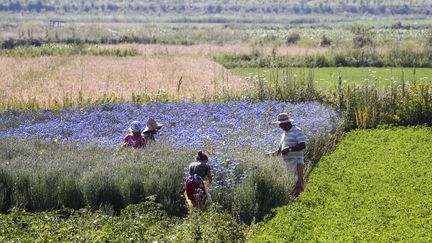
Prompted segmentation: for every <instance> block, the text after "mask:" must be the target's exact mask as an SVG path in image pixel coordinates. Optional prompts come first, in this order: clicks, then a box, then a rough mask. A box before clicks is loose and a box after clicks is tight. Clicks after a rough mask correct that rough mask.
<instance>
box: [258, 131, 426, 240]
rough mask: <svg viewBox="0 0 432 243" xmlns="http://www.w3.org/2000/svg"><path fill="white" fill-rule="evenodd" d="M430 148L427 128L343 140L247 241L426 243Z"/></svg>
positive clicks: (349, 136)
mask: <svg viewBox="0 0 432 243" xmlns="http://www.w3.org/2000/svg"><path fill="white" fill-rule="evenodd" d="M431 144H432V130H431V129H430V128H421V127H410V128H391V129H378V130H357V131H353V132H351V133H349V134H347V135H346V137H345V138H344V139H343V140H342V142H341V143H339V144H338V146H337V149H336V151H335V152H333V153H332V154H329V155H327V156H325V157H323V159H321V160H320V162H319V163H318V165H317V166H316V167H315V169H314V172H313V173H312V174H311V176H310V178H309V180H308V183H307V186H306V191H305V192H304V193H303V194H302V195H301V196H300V197H299V198H298V199H297V200H296V201H295V202H294V203H293V204H291V205H287V206H284V207H282V208H279V209H278V210H277V213H276V216H275V217H274V218H272V219H271V220H269V221H268V222H266V223H262V224H261V225H259V227H258V228H257V232H256V234H255V236H254V237H253V238H252V242H263V241H268V242H306V241H308V242H394V241H400V242H429V241H430V240H431V232H432V197H431V195H432V189H431V187H430V185H431V183H432V168H431V166H430V162H431V157H432V147H431V146H430V145H431Z"/></svg>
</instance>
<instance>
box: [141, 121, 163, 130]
mask: <svg viewBox="0 0 432 243" xmlns="http://www.w3.org/2000/svg"><path fill="white" fill-rule="evenodd" d="M163 125H164V124H161V123H157V122H156V121H155V119H153V118H149V119H148V120H147V123H146V127H145V128H144V131H143V132H149V131H158V130H159V129H161V128H162V127H163Z"/></svg>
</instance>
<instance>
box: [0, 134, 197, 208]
mask: <svg viewBox="0 0 432 243" xmlns="http://www.w3.org/2000/svg"><path fill="white" fill-rule="evenodd" d="M189 157H191V158H192V157H193V152H192V151H191V150H188V149H174V148H172V147H170V146H169V145H166V144H158V146H149V147H147V148H146V149H144V150H141V151H136V150H129V149H121V148H101V147H98V146H96V145H89V146H84V147H77V146H76V145H74V144H58V143H53V142H50V141H46V140H30V141H26V140H21V139H18V140H16V139H4V140H2V141H1V142H0V173H1V175H2V179H1V185H2V187H1V188H2V190H1V191H0V194H1V196H0V197H1V198H3V199H4V200H2V204H1V209H2V211H3V212H5V211H6V210H7V209H8V207H18V208H23V209H26V210H30V211H40V210H51V209H57V208H62V207H70V208H81V207H84V206H90V207H92V208H93V209H97V208H100V207H110V208H111V209H112V210H114V212H117V213H118V212H119V211H120V209H121V208H123V207H124V206H125V205H128V204H131V203H139V202H141V201H143V200H144V199H145V198H146V197H148V196H151V195H155V196H156V198H157V200H158V201H160V202H161V203H162V204H163V205H164V208H165V209H167V211H168V212H169V213H181V211H183V212H184V210H179V209H181V208H182V206H181V205H183V204H184V203H182V198H181V191H182V190H183V187H182V183H183V179H184V173H183V170H184V168H185V167H186V166H187V163H188V160H187V159H186V158H189Z"/></svg>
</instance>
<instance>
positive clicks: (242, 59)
mask: <svg viewBox="0 0 432 243" xmlns="http://www.w3.org/2000/svg"><path fill="white" fill-rule="evenodd" d="M214 60H215V61H216V62H219V63H221V64H222V65H224V66H225V67H227V68H246V67H254V68H258V67H260V68H263V67H267V68H271V67H278V68H287V67H432V51H431V49H430V48H420V49H414V48H397V47H391V48H389V50H387V51H382V50H378V49H375V48H369V47H365V48H360V49H349V48H347V49H345V50H336V51H332V52H327V53H324V54H319V53H318V54H314V55H305V56H290V55H285V56H279V55H277V56H271V55H257V54H256V53H254V52H251V53H242V54H232V53H225V54H221V55H216V56H215V57H214Z"/></svg>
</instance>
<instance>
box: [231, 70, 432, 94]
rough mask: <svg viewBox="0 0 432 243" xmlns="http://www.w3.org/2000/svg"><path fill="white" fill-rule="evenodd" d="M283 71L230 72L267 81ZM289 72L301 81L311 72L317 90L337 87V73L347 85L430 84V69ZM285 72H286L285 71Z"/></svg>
mask: <svg viewBox="0 0 432 243" xmlns="http://www.w3.org/2000/svg"><path fill="white" fill-rule="evenodd" d="M284 70H285V69H280V70H279V71H276V70H274V69H270V68H236V69H232V72H233V73H235V74H237V75H239V76H242V77H253V76H255V75H259V76H262V77H264V78H266V79H267V80H272V77H275V76H276V73H277V72H278V73H279V77H282V76H283V73H284ZM290 70H291V72H292V73H293V74H294V75H297V76H298V77H302V78H301V79H306V78H307V77H308V75H309V71H312V74H313V79H314V81H316V83H317V85H318V87H319V88H323V89H334V88H336V87H337V83H338V77H339V72H340V74H341V76H342V80H343V81H346V82H347V83H351V84H352V83H360V82H369V83H378V84H379V86H382V87H384V86H386V85H389V84H390V83H391V82H392V81H396V82H397V83H398V84H400V81H401V78H402V76H403V79H404V80H405V81H412V80H414V79H415V80H416V81H422V82H423V81H426V82H432V76H431V73H432V69H431V68H416V69H415V72H414V69H413V68H390V67H386V68H375V67H362V68H355V67H344V68H335V67H330V68H314V69H309V68H290ZM285 72H286V70H285Z"/></svg>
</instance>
